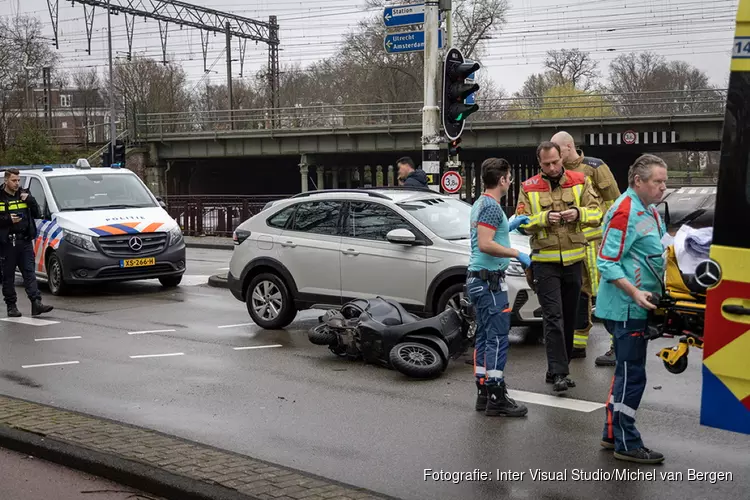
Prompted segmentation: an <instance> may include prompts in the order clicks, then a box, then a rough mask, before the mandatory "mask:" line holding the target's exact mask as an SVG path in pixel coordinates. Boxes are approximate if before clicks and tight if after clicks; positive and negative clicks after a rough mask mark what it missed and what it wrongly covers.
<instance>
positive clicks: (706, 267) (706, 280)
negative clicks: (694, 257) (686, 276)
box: [695, 259, 721, 288]
mask: <svg viewBox="0 0 750 500" xmlns="http://www.w3.org/2000/svg"><path fill="white" fill-rule="evenodd" d="M695 281H697V282H698V284H699V285H700V286H703V287H706V288H711V287H712V286H714V285H716V284H717V283H718V282H719V281H721V268H720V267H719V264H717V263H716V262H714V261H713V260H710V259H709V260H704V261H703V262H701V263H699V264H698V265H697V266H696V267H695Z"/></svg>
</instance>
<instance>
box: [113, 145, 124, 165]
mask: <svg viewBox="0 0 750 500" xmlns="http://www.w3.org/2000/svg"><path fill="white" fill-rule="evenodd" d="M112 163H119V164H120V165H125V144H123V143H122V141H116V142H115V157H114V158H112Z"/></svg>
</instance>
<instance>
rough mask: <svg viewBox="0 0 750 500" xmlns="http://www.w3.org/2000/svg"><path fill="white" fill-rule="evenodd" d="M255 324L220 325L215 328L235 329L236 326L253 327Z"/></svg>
mask: <svg viewBox="0 0 750 500" xmlns="http://www.w3.org/2000/svg"><path fill="white" fill-rule="evenodd" d="M254 324H255V323H239V324H236V325H221V326H217V327H216V328H235V327H237V326H253V325H254Z"/></svg>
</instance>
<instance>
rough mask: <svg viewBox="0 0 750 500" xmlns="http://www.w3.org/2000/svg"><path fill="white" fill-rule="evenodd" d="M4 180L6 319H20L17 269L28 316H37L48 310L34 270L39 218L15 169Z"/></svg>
mask: <svg viewBox="0 0 750 500" xmlns="http://www.w3.org/2000/svg"><path fill="white" fill-rule="evenodd" d="M4 180H5V182H4V184H3V185H2V188H1V189H0V255H2V261H3V266H2V267H3V297H4V298H5V304H6V305H7V307H8V317H11V318H17V317H20V316H21V312H20V311H19V310H18V307H17V306H16V299H17V297H16V287H15V278H16V267H18V268H20V270H21V274H22V275H23V284H24V287H25V288H26V295H27V296H28V298H29V300H30V301H31V315H32V316H38V315H39V314H42V313H47V312H50V311H51V310H52V306H48V305H44V304H42V294H41V293H40V292H39V287H38V286H37V281H36V274H35V271H34V240H35V239H36V236H37V232H36V221H35V219H41V217H42V216H41V212H40V210H39V204H38V203H37V201H36V200H35V199H34V197H33V196H31V194H30V193H29V192H27V191H24V190H22V189H20V185H21V177H20V172H19V170H18V169H17V168H9V169H7V170H6V171H5V175H4Z"/></svg>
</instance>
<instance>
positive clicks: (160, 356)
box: [130, 352, 185, 359]
mask: <svg viewBox="0 0 750 500" xmlns="http://www.w3.org/2000/svg"><path fill="white" fill-rule="evenodd" d="M184 355H185V353H184V352H172V353H169V354H139V355H137V356H130V359H139V358H165V357H167V356H184Z"/></svg>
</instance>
